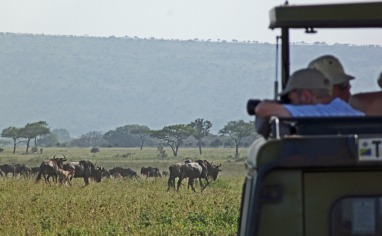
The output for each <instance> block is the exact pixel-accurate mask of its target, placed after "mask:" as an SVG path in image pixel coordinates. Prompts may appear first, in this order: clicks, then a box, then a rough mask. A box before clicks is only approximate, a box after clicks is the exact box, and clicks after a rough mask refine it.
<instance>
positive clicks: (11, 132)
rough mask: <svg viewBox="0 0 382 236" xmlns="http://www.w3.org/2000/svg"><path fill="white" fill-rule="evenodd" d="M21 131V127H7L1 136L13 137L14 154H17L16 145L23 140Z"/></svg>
mask: <svg viewBox="0 0 382 236" xmlns="http://www.w3.org/2000/svg"><path fill="white" fill-rule="evenodd" d="M20 132H21V128H16V127H13V126H11V127H8V128H5V129H3V131H2V132H1V137H4V138H11V139H13V154H15V152H16V145H17V144H18V143H20V142H21V141H20V140H19V139H20V138H21V137H20Z"/></svg>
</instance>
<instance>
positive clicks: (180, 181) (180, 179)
mask: <svg viewBox="0 0 382 236" xmlns="http://www.w3.org/2000/svg"><path fill="white" fill-rule="evenodd" d="M182 179H183V178H182V177H179V180H178V188H177V189H176V191H179V188H180V185H181V184H182ZM174 181H175V180H174ZM174 183H175V182H174Z"/></svg>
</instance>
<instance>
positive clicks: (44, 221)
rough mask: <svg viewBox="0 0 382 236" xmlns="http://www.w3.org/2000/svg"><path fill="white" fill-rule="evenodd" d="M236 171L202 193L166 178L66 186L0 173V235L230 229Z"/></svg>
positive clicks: (232, 228) (236, 208) (230, 231)
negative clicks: (174, 185) (174, 186)
mask: <svg viewBox="0 0 382 236" xmlns="http://www.w3.org/2000/svg"><path fill="white" fill-rule="evenodd" d="M242 181H243V179H242V178H241V177H235V178H232V177H224V176H223V177H221V178H219V179H218V180H217V181H216V182H213V183H212V184H211V185H210V186H209V187H207V188H206V190H205V191H204V192H203V193H200V189H197V190H198V191H199V192H196V193H194V192H192V191H191V190H188V189H187V188H186V187H185V184H184V185H183V187H182V189H181V191H179V192H176V191H173V190H170V191H169V192H167V191H166V190H167V189H166V185H167V183H166V179H164V178H161V179H157V180H155V179H147V180H146V179H138V180H105V181H103V182H101V183H98V184H95V183H92V184H91V185H90V186H88V187H85V188H84V187H81V186H83V182H82V180H80V179H76V180H75V181H74V183H73V186H72V187H65V186H59V185H53V186H51V187H49V185H46V184H44V183H42V182H41V183H38V184H35V183H34V182H33V180H24V179H12V178H8V179H6V178H1V179H0V212H1V213H2V217H1V218H0V225H1V226H0V235H190V234H193V235H235V234H236V231H237V220H238V217H239V206H240V196H241V195H240V194H241V184H242Z"/></svg>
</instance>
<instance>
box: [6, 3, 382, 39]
mask: <svg viewBox="0 0 382 236" xmlns="http://www.w3.org/2000/svg"><path fill="white" fill-rule="evenodd" d="M359 1H362V0H359ZM369 1H370V0H369ZM371 1H373V0H371ZM328 2H330V1H328V0H326V1H322V0H289V4H290V5H294V4H296V5H297V4H319V3H328ZM335 2H354V1H352V0H347V1H344V0H336V1H335ZM283 3H284V0H33V1H31V0H1V1H0V32H11V33H30V34H47V35H78V36H85V35H86V36H101V37H109V36H116V37H125V36H129V37H139V38H150V37H154V38H157V39H160V38H163V39H180V40H188V39H203V40H208V39H211V40H226V41H231V40H238V41H248V40H249V41H258V42H269V43H275V41H276V36H277V35H279V33H280V32H279V30H277V29H276V30H270V29H269V28H268V25H269V10H270V9H271V8H272V7H274V6H278V5H282V4H283ZM323 31H324V32H322V31H321V30H320V31H319V34H320V37H319V40H318V37H312V36H310V35H305V34H302V33H301V34H300V33H297V32H296V33H291V41H292V42H293V41H294V42H300V41H305V42H308V43H313V42H316V41H324V42H326V43H328V44H334V43H341V44H345V43H349V44H359V45H365V44H376V45H382V30H380V29H374V30H360V29H358V30H354V29H353V30H340V31H339V30H323ZM366 35H367V37H365V36H366Z"/></svg>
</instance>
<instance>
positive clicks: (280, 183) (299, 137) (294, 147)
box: [238, 2, 382, 236]
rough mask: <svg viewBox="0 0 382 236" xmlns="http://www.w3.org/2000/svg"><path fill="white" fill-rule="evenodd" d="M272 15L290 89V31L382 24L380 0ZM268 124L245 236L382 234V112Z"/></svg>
mask: <svg viewBox="0 0 382 236" xmlns="http://www.w3.org/2000/svg"><path fill="white" fill-rule="evenodd" d="M270 18H271V22H270V28H272V29H275V28H280V29H281V34H282V35H281V66H282V68H281V72H282V73H281V76H282V84H281V85H282V88H285V85H286V82H287V79H288V76H289V33H290V29H303V30H306V32H315V31H316V30H317V29H320V28H378V27H379V28H380V27H382V2H371V3H351V4H328V5H304V6H291V5H289V6H288V5H285V6H279V7H275V8H274V9H272V10H271V12H270ZM284 102H287V101H284ZM252 105H253V103H251V100H250V101H249V102H248V107H247V108H248V112H249V113H250V114H251V115H254V114H253V112H254V107H253V106H252ZM256 124H260V123H258V119H257V118H256ZM266 124H267V126H268V125H269V127H268V128H269V129H264V130H266V131H262V134H263V136H264V137H265V139H264V140H263V144H262V145H252V146H251V148H250V149H249V152H248V153H249V156H248V162H247V164H248V168H247V171H248V173H247V176H246V178H245V182H244V185H243V195H242V202H241V212H240V219H239V227H238V234H239V235H262V236H264V235H275V236H278V235H293V236H297V235H320V236H321V235H365V236H366V235H382V117H358V118H356V117H345V118H340V117H337V118H284V119H281V118H276V117H272V118H271V119H270V120H269V122H266ZM257 128H259V127H257ZM259 130H262V129H259ZM268 130H269V131H268ZM255 142H256V141H255Z"/></svg>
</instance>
